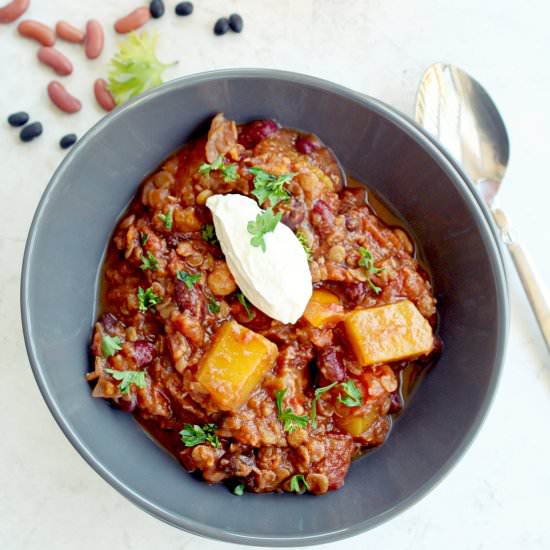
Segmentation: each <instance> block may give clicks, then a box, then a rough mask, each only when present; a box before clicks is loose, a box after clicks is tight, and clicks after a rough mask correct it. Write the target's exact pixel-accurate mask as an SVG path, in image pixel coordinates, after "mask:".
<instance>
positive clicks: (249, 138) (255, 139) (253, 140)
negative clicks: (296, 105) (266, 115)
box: [238, 119, 279, 149]
mask: <svg viewBox="0 0 550 550" xmlns="http://www.w3.org/2000/svg"><path fill="white" fill-rule="evenodd" d="M278 129H279V126H278V125H277V123H276V122H275V121H274V120H270V119H266V120H254V121H252V122H249V123H248V124H245V125H244V126H243V127H242V128H241V131H240V133H239V140H238V141H239V143H240V144H241V145H243V146H244V147H245V148H246V149H252V148H253V147H255V146H256V145H257V144H258V143H260V141H262V140H263V139H265V138H266V137H269V136H270V135H271V134H273V133H275V132H276V131H277V130H278Z"/></svg>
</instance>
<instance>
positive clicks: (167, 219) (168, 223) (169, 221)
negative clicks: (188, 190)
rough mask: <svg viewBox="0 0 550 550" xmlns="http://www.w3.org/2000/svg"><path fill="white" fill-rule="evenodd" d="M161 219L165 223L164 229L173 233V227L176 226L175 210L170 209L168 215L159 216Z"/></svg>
mask: <svg viewBox="0 0 550 550" xmlns="http://www.w3.org/2000/svg"><path fill="white" fill-rule="evenodd" d="M159 218H160V221H161V222H163V223H164V227H166V229H168V230H169V231H172V227H173V226H174V209H173V208H168V212H166V214H159Z"/></svg>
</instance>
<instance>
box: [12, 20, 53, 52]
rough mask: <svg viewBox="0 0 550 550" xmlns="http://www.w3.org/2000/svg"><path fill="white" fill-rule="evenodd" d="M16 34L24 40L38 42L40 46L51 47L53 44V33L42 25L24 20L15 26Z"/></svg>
mask: <svg viewBox="0 0 550 550" xmlns="http://www.w3.org/2000/svg"><path fill="white" fill-rule="evenodd" d="M17 32H19V34H20V35H21V36H24V37H25V38H30V39H32V40H36V41H37V42H40V44H42V46H53V45H54V44H55V33H54V32H53V31H52V29H50V27H48V26H47V25H44V23H40V22H39V21H33V20H32V19H26V20H25V21H21V23H19V25H18V26H17Z"/></svg>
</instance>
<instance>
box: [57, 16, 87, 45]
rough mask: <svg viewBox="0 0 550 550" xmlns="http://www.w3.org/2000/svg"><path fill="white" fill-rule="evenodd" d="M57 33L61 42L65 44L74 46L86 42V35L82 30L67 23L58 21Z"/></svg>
mask: <svg viewBox="0 0 550 550" xmlns="http://www.w3.org/2000/svg"><path fill="white" fill-rule="evenodd" d="M55 33H56V34H57V36H58V37H59V38H61V40H65V42H72V43H73V44H80V43H81V42H84V38H85V36H86V35H85V34H84V33H83V32H82V31H81V30H80V29H77V28H76V27H74V26H73V25H71V24H70V23H67V22H66V21H58V22H57V23H56V25H55Z"/></svg>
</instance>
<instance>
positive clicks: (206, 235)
mask: <svg viewBox="0 0 550 550" xmlns="http://www.w3.org/2000/svg"><path fill="white" fill-rule="evenodd" d="M201 235H202V238H203V239H204V240H205V241H206V242H207V243H210V244H218V243H219V242H220V241H218V237H217V236H216V230H215V229H214V225H213V224H211V223H207V224H206V225H204V226H203V228H202V229H201Z"/></svg>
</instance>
